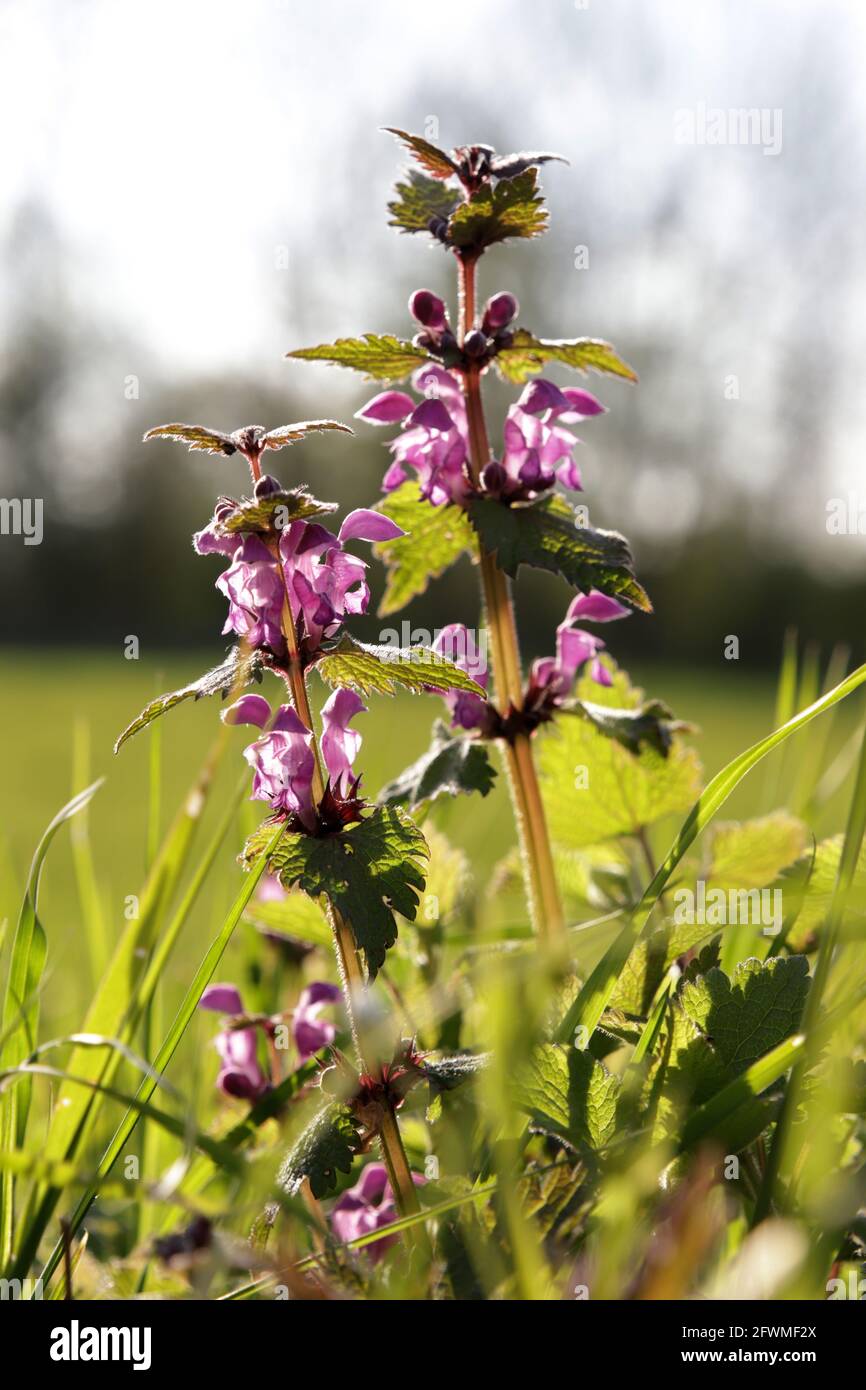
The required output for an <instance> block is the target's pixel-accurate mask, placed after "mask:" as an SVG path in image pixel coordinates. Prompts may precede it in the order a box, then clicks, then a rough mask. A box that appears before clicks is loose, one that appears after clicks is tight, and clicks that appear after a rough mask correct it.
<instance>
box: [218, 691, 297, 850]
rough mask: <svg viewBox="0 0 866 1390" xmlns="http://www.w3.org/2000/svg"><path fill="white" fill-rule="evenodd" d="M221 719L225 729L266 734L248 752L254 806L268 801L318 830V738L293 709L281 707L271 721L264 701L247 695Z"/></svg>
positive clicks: (226, 710) (245, 754)
mask: <svg viewBox="0 0 866 1390" xmlns="http://www.w3.org/2000/svg"><path fill="white" fill-rule="evenodd" d="M222 718H223V720H224V721H225V723H226V724H255V725H257V726H258V727H259V728H260V729H264V730H266V732H265V733H263V734H262V737H261V738H257V739H256V741H255V743H251V744H249V746H248V747H246V748H245V749H244V757H245V758H246V760H247V762H248V763H249V765H250V767H251V768H252V769H253V790H252V795H251V800H253V801H267V802H269V803H270V805H271V806H272V807H273V809H274V810H275V811H284V812H285V813H286V814H289V815H296V816H297V817H298V818H299V820H300V821H301V822H302V823H303V824H304V825H305V826H306V828H307V829H308V830H313V829H314V828H315V824H316V813H315V809H314V807H313V773H314V770H315V765H316V762H315V755H314V753H313V735H312V733H311V732H310V730H309V729H308V728H307V727H306V725H305V724H303V723H302V722H301V720H300V719H299V718H298V716H297V714H296V713H295V711H294V710H293V709H292V708H291V706H290V705H280V707H279V709H278V710H277V712H276V714H275V715H274V716H273V718H272V717H271V707H270V705H269V704H268V702H267V700H266V699H265V698H264V696H263V695H242V696H241V698H240V699H239V700H236V701H235V703H234V704H233V705H229V707H228V709H225V710H223V712H222Z"/></svg>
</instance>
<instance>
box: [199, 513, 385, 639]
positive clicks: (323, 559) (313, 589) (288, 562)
mask: <svg viewBox="0 0 866 1390" xmlns="http://www.w3.org/2000/svg"><path fill="white" fill-rule="evenodd" d="M226 508H228V510H229V511H231V510H232V509H233V504H231V503H229V502H228V501H225V500H223V501H221V502H220V503H219V505H218V506H217V510H216V512H215V514H214V518H213V520H212V521H211V523H210V525H209V526H207V527H205V529H204V530H203V531H199V532H198V534H197V535H196V536H195V538H194V544H195V547H196V549H197V550H198V551H199V553H200V554H210V553H219V554H228V555H229V556H230V557H231V564H230V565H229V567H228V569H226V570H225V571H224V572H223V573H222V574H221V575H220V577H219V579H218V580H217V581H216V586H217V588H218V589H219V590H220V591H221V592H222V593H224V594H225V596H226V598H227V599H228V601H229V615H228V618H227V619H226V623H225V627H224V628H223V631H224V632H236V633H237V634H238V636H240V637H245V638H246V639H247V641H248V642H249V643H250V645H251V646H253V647H269V648H270V650H271V651H273V652H274V653H275V654H276V655H277V656H283V655H284V654H285V650H286V642H285V636H284V634H283V622H282V619H283V606H284V604H285V603H286V602H287V601H288V604H289V608H290V610H291V614H292V618H293V620H294V622H295V625H296V628H297V630H298V639H299V642H300V643H301V644H302V645H303V646H304V650H305V654H306V655H307V656H310V655H312V654H313V653H315V652H316V651H317V650H318V648H319V647H320V645H321V643H322V641H323V640H324V638H326V637H333V636H335V635H336V633H337V632H338V631H339V629H340V627H341V625H342V623H343V621H344V619H345V618H346V617H347V616H348V615H349V614H353V613H364V612H366V609H367V604H368V603H369V601H370V590H369V588H368V586H367V583H366V579H365V575H366V572H367V565H366V563H365V561H363V560H361V559H359V558H358V557H357V556H356V555H352V554H350V553H349V552H348V551H347V550H346V549H345V548H344V547H345V543H346V542H347V541H352V540H364V541H371V542H378V541H389V540H394V539H395V538H396V537H397V536H402V535H403V534H404V533H403V531H402V530H401V529H400V527H399V526H397V525H396V523H395V522H393V521H391V519H390V518H389V517H387V516H382V514H381V513H380V512H374V511H370V510H368V509H367V508H359V509H358V510H357V511H353V512H350V513H349V515H348V516H347V517H346V519H345V521H344V522H343V524H342V526H341V527H340V532H339V535H336V536H335V535H334V533H333V532H332V531H329V530H328V529H327V527H325V526H321V525H320V524H319V523H318V522H311V521H293V522H291V523H290V524H289V525H288V526H287V527H286V528H285V530H284V531H283V532H282V535H281V536H280V541H279V558H277V556H276V555H274V554H273V553H272V551H271V550H270V549H269V548H268V546H267V545H266V544H265V542H264V541H263V540H262V539H261V537H260V536H255V535H248V536H242V537H237V536H234V537H231V538H230V539H229V538H226V537H224V536H222V535H221V534H220V531H219V521H220V516H221V514H222V513H223V512H224V511H225V509H226Z"/></svg>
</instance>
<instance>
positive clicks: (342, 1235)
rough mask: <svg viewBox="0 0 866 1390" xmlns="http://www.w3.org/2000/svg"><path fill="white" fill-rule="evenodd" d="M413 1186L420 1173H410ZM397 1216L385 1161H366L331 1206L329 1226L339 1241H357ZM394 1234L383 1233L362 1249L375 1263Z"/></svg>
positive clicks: (416, 1184)
mask: <svg viewBox="0 0 866 1390" xmlns="http://www.w3.org/2000/svg"><path fill="white" fill-rule="evenodd" d="M412 1181H413V1182H414V1184H415V1186H416V1187H422V1186H423V1184H424V1179H423V1178H422V1177H421V1175H420V1173H413V1174H412ZM396 1219H397V1204H396V1202H395V1201H394V1193H393V1190H392V1188H391V1184H390V1182H389V1181H388V1172H387V1169H386V1168H385V1165H384V1163H368V1164H367V1166H366V1168H365V1169H364V1171H363V1173H362V1174H361V1176H360V1178H359V1179H358V1181H357V1182H356V1183H355V1186H354V1187H349V1188H347V1189H346V1191H345V1192H344V1193H343V1195H342V1197H340V1198H338V1200H337V1201H336V1202H335V1203H334V1205H333V1207H332V1209H331V1215H330V1220H331V1227H332V1229H333V1231H334V1235H335V1236H336V1237H337V1239H338V1240H340V1241H350V1240H357V1238H358V1237H359V1236H365V1235H367V1234H368V1233H369V1232H370V1231H379V1230H381V1228H382V1227H383V1226H388V1225H390V1223H391V1222H392V1221H396ZM396 1239H397V1237H396V1236H383V1237H382V1239H381V1240H375V1241H372V1242H371V1243H370V1244H369V1245H367V1246H365V1247H364V1249H365V1251H366V1252H367V1254H368V1255H369V1257H370V1259H371V1260H373V1261H374V1262H375V1261H377V1260H380V1259H381V1258H382V1256H383V1255H384V1254H385V1252H386V1250H387V1249H388V1247H389V1246H391V1245H393V1244H394V1241H395V1240H396Z"/></svg>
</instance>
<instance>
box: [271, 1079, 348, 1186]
mask: <svg viewBox="0 0 866 1390" xmlns="http://www.w3.org/2000/svg"><path fill="white" fill-rule="evenodd" d="M359 1149H360V1144H359V1139H358V1128H357V1124H356V1122H355V1120H354V1118H353V1116H352V1113H351V1111H350V1110H348V1109H347V1108H346V1106H344V1105H340V1104H339V1103H334V1102H332V1103H331V1104H328V1105H326V1106H324V1108H323V1109H322V1110H320V1111H319V1113H318V1115H316V1116H315V1117H314V1119H313V1120H311V1122H310V1124H308V1125H307V1128H306V1129H305V1130H303V1132H302V1133H301V1134H300V1135H299V1136H298V1138H297V1139H296V1141H295V1143H294V1144H293V1145H292V1147H291V1149H290V1150H289V1152H288V1154H287V1155H286V1157H285V1159H284V1160H283V1164H282V1167H281V1168H280V1170H279V1172H278V1174H277V1182H278V1183H279V1185H280V1187H281V1188H283V1190H284V1191H285V1192H286V1193H288V1195H289V1196H290V1197H293V1196H295V1195H296V1194H297V1193H298V1192H299V1191H300V1190H301V1187H302V1186H303V1183H304V1180H305V1179H307V1180H308V1181H309V1184H310V1189H311V1191H312V1193H313V1196H314V1197H319V1198H321V1197H326V1196H327V1194H328V1193H329V1192H332V1191H333V1190H334V1188H335V1187H336V1185H337V1173H338V1172H340V1173H349V1172H351V1170H352V1161H353V1159H354V1157H355V1154H356V1153H358V1152H359Z"/></svg>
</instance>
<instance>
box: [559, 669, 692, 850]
mask: <svg viewBox="0 0 866 1390" xmlns="http://www.w3.org/2000/svg"><path fill="white" fill-rule="evenodd" d="M605 665H606V666H607V668H608V671H609V672H610V674H611V685H610V686H609V687H603V686H599V685H597V684H596V683H595V682H594V681H593V680H592V679H591V677H590V676H589V675H588V674H586V675H583V676H581V678H580V680H579V681H578V683H577V687H576V693H577V695H578V698H580V699H591V700H592V701H594V702H595V703H598V704H600V705H609V706H610V707H612V708H617V709H630V708H631V709H633V708H639V707H640V705H641V703H642V701H643V692H642V691H641V690H638V689H637V688H635V687H632V685H631V684H630V682H629V679H628V676H627V675H626V673H625V672H624V671H619V670H618V669H617V668H616V667H615V666H614V665H613V663H612V662H611V661H610V660H609V658H605ZM538 742H539V745H540V746H539V754H538V765H539V771H540V776H541V784H542V791H543V794H544V801H545V806H546V808H547V816H548V825H549V827H550V834H551V838H552V839H553V841H554V843H555V844H557V845H560V846H562V847H563V848H564V849H582V848H584V846H586V845H593V844H601V843H603V842H604V841H605V840H611V839H615V838H616V837H617V836H619V835H636V834H639V832H640V830H641V829H642V828H643V827H644V826H647V825H652V824H653V822H654V821H657V820H659V819H660V818H661V817H662V816H667V815H670V814H672V813H674V812H682V811H685V810H687V809H688V808H689V807H690V806H691V805H692V803H693V802H694V801H695V799H696V797H698V796H699V795H700V790H701V766H700V762H699V761H698V756H697V754H696V753H695V751H694V750H693V749H691V748H688V747H687V746H686V745H685V744H684V743H683V741H682V740H681V739H680V737H679V736H675V737H674V739H673V743H672V745H671V749H670V752H669V753H668V756H667V757H666V758H665V757H662V755H661V754H660V753H659V752H658V751H657V749H655V748H652V747H646V746H644V747H643V748H642V749H641V751H640V753H639V754H634V753H630V752H628V751H627V750H626V749H625V748H623V747H622V746H621V745H620V744H619V743H617V742H616V741H615V740H614V739H610V738H607V737H605V735H604V734H601V733H599V732H598V730H597V729H596V728H594V727H593V725H591V724H589V723H586V722H585V721H583V720H579V719H558V720H556V722H555V727H553V728H546V729H544V730H543V731H542V733H541V736H540V738H539V740H538ZM579 769H580V770H581V771H580V774H579V775H578V770H579Z"/></svg>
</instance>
